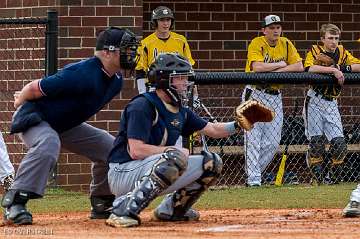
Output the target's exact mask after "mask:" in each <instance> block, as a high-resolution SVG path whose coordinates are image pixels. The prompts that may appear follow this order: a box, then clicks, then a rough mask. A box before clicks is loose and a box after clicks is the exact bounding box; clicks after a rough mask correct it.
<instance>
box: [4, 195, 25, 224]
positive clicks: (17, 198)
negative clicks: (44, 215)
mask: <svg viewBox="0 0 360 239" xmlns="http://www.w3.org/2000/svg"><path fill="white" fill-rule="evenodd" d="M29 199H30V193H29V192H25V191H21V190H13V189H10V190H9V191H7V192H6V194H5V195H4V197H3V199H2V201H1V206H2V207H4V208H5V210H4V211H5V212H4V221H5V223H6V224H17V225H29V224H32V215H31V213H30V212H28V211H27V209H26V203H27V201H28V200H29Z"/></svg>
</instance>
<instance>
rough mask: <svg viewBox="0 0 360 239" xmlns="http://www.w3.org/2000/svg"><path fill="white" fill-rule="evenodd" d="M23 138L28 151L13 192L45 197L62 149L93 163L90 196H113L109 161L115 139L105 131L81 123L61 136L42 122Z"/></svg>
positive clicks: (23, 134)
mask: <svg viewBox="0 0 360 239" xmlns="http://www.w3.org/2000/svg"><path fill="white" fill-rule="evenodd" d="M20 138H21V139H22V140H23V142H24V144H25V145H26V146H27V148H28V149H29V151H28V152H27V154H26V155H25V157H24V158H23V160H22V161H21V163H20V165H19V169H18V171H17V173H16V178H15V182H14V184H13V186H12V189H17V190H24V191H29V192H33V193H36V194H38V195H39V196H42V195H43V194H44V191H45V188H46V183H47V180H48V176H49V173H50V170H51V169H52V168H53V167H54V165H55V164H56V161H57V159H58V157H59V152H60V148H61V145H62V146H63V147H64V148H65V149H67V150H69V151H70V152H73V153H76V154H79V155H83V156H85V157H87V158H89V159H90V160H91V161H92V162H93V163H92V168H91V174H92V181H91V184H90V195H93V196H101V195H111V192H110V189H109V185H108V180H107V173H108V170H109V166H108V164H107V157H108V155H109V153H110V150H111V148H112V146H113V142H114V136H112V135H110V134H109V133H108V132H106V131H105V130H101V129H98V128H95V127H93V126H91V125H89V124H87V123H82V124H80V125H78V126H76V127H74V128H72V129H70V130H68V131H65V132H64V133H61V134H60V135H59V134H58V133H57V132H56V131H55V130H54V129H52V128H51V126H50V125H49V124H48V123H47V122H45V121H42V122H41V123H40V124H38V125H36V126H34V127H31V128H30V129H28V130H27V131H26V132H24V133H22V134H20Z"/></svg>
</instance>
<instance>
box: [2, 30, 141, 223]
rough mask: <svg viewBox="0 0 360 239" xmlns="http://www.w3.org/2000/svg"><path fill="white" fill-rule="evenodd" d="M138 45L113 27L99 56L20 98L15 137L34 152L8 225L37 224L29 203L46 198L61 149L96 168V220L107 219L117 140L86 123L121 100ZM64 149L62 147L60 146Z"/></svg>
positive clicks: (102, 39)
mask: <svg viewBox="0 0 360 239" xmlns="http://www.w3.org/2000/svg"><path fill="white" fill-rule="evenodd" d="M136 49H137V41H136V37H135V35H134V34H133V33H132V32H130V31H129V30H126V29H121V28H116V27H110V28H107V29H106V30H104V31H102V32H100V33H99V34H98V37H97V42H96V52H95V56H94V57H91V58H89V59H86V60H83V61H80V62H77V63H74V64H70V65H67V66H66V67H64V69H62V70H61V71H59V72H58V73H57V74H55V75H52V76H49V77H46V78H44V79H41V80H35V81H33V82H31V83H29V84H27V85H26V86H25V87H24V88H23V89H22V90H21V92H20V93H18V94H15V103H14V106H15V108H19V107H20V106H21V107H20V108H19V109H18V111H17V112H16V113H15V114H14V117H13V122H12V133H20V137H21V139H22V140H23V142H24V143H25V145H26V146H27V147H28V148H29V151H28V152H27V154H26V156H25V157H24V158H23V160H22V161H21V163H20V166H19V169H18V171H17V174H16V178H15V182H14V184H13V186H12V187H11V189H10V190H9V191H8V192H7V193H6V194H5V195H4V198H3V200H2V206H3V207H4V208H5V220H7V221H8V222H10V223H11V222H12V223H15V224H31V223H32V215H31V213H30V212H28V211H27V209H26V203H27V201H28V200H29V199H34V198H40V197H42V196H43V194H44V189H45V187H46V183H47V179H48V175H49V171H50V170H51V168H52V167H53V166H54V165H55V163H56V161H57V159H58V156H59V151H60V147H61V146H63V147H64V148H66V149H67V150H69V151H71V152H74V153H77V154H80V155H84V156H86V157H88V158H89V159H90V160H91V161H92V162H93V165H92V182H91V186H90V198H91V205H92V211H91V218H107V217H108V216H109V214H110V213H109V211H106V209H108V208H109V207H111V204H112V202H113V200H114V196H113V195H112V194H111V192H110V190H109V186H108V181H107V173H108V164H107V163H106V159H107V156H108V154H109V152H110V150H111V148H112V145H113V142H114V137H113V136H111V135H110V134H109V133H107V132H106V131H104V130H101V129H97V128H95V127H93V126H90V125H89V124H87V123H84V122H85V121H86V120H87V119H89V118H90V117H91V116H93V115H94V114H95V113H97V112H98V111H100V110H101V108H102V107H103V106H104V105H105V104H107V103H108V102H109V101H110V100H111V99H112V98H113V97H114V96H116V95H117V94H119V92H120V90H121V87H122V84H123V79H122V75H121V73H124V71H125V70H127V69H133V67H134V66H135V56H136ZM60 145H61V146H60Z"/></svg>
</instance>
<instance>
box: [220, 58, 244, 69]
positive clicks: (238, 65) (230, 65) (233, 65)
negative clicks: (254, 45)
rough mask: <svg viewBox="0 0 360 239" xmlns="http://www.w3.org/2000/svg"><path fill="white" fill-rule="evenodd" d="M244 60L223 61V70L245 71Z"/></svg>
mask: <svg viewBox="0 0 360 239" xmlns="http://www.w3.org/2000/svg"><path fill="white" fill-rule="evenodd" d="M245 65H246V60H233V61H228V60H226V61H224V69H233V70H240V69H245Z"/></svg>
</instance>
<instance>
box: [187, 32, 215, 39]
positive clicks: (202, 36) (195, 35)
mask: <svg viewBox="0 0 360 239" xmlns="http://www.w3.org/2000/svg"><path fill="white" fill-rule="evenodd" d="M187 38H188V39H191V40H209V39H210V33H209V32H189V33H188V36H187Z"/></svg>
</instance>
